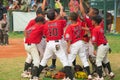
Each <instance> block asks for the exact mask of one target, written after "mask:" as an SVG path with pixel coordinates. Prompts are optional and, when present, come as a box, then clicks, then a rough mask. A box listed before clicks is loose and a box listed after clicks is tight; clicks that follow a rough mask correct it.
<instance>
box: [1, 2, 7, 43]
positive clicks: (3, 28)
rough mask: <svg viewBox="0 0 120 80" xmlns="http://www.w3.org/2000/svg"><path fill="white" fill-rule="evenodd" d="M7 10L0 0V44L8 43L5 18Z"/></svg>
mask: <svg viewBox="0 0 120 80" xmlns="http://www.w3.org/2000/svg"><path fill="white" fill-rule="evenodd" d="M6 13H7V10H6V8H5V7H4V6H3V5H2V1H0V45H3V44H8V34H7V30H6V28H7V27H6V24H7V18H6Z"/></svg>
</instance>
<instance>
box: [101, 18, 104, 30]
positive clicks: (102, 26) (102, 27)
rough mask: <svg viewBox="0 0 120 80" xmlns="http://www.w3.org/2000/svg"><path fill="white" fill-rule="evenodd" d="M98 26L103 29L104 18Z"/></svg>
mask: <svg viewBox="0 0 120 80" xmlns="http://www.w3.org/2000/svg"><path fill="white" fill-rule="evenodd" d="M100 26H101V27H102V28H103V29H104V20H102V21H101V22H100Z"/></svg>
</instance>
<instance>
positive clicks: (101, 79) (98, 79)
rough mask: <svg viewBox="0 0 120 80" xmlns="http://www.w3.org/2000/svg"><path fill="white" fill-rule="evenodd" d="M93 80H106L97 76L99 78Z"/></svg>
mask: <svg viewBox="0 0 120 80" xmlns="http://www.w3.org/2000/svg"><path fill="white" fill-rule="evenodd" d="M92 80H104V78H103V77H101V78H99V76H97V77H95V78H94V79H92Z"/></svg>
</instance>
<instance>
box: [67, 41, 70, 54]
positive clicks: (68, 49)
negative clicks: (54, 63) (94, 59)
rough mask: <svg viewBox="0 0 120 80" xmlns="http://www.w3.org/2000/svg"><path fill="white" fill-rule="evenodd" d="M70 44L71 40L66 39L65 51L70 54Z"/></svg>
mask: <svg viewBox="0 0 120 80" xmlns="http://www.w3.org/2000/svg"><path fill="white" fill-rule="evenodd" d="M70 45H71V41H70V40H68V41H67V53H68V54H70Z"/></svg>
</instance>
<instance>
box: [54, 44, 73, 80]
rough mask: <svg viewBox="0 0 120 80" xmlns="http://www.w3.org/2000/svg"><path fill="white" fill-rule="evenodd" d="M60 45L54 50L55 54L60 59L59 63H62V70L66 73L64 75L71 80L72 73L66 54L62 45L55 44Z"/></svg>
mask: <svg viewBox="0 0 120 80" xmlns="http://www.w3.org/2000/svg"><path fill="white" fill-rule="evenodd" d="M57 45H59V46H60V48H59V49H58V50H56V51H55V54H56V56H57V57H58V58H59V59H60V61H61V63H62V64H63V67H64V71H65V73H66V77H69V78H70V80H73V73H72V68H71V66H69V63H68V60H67V55H66V53H65V51H64V50H63V47H62V45H61V44H57Z"/></svg>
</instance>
